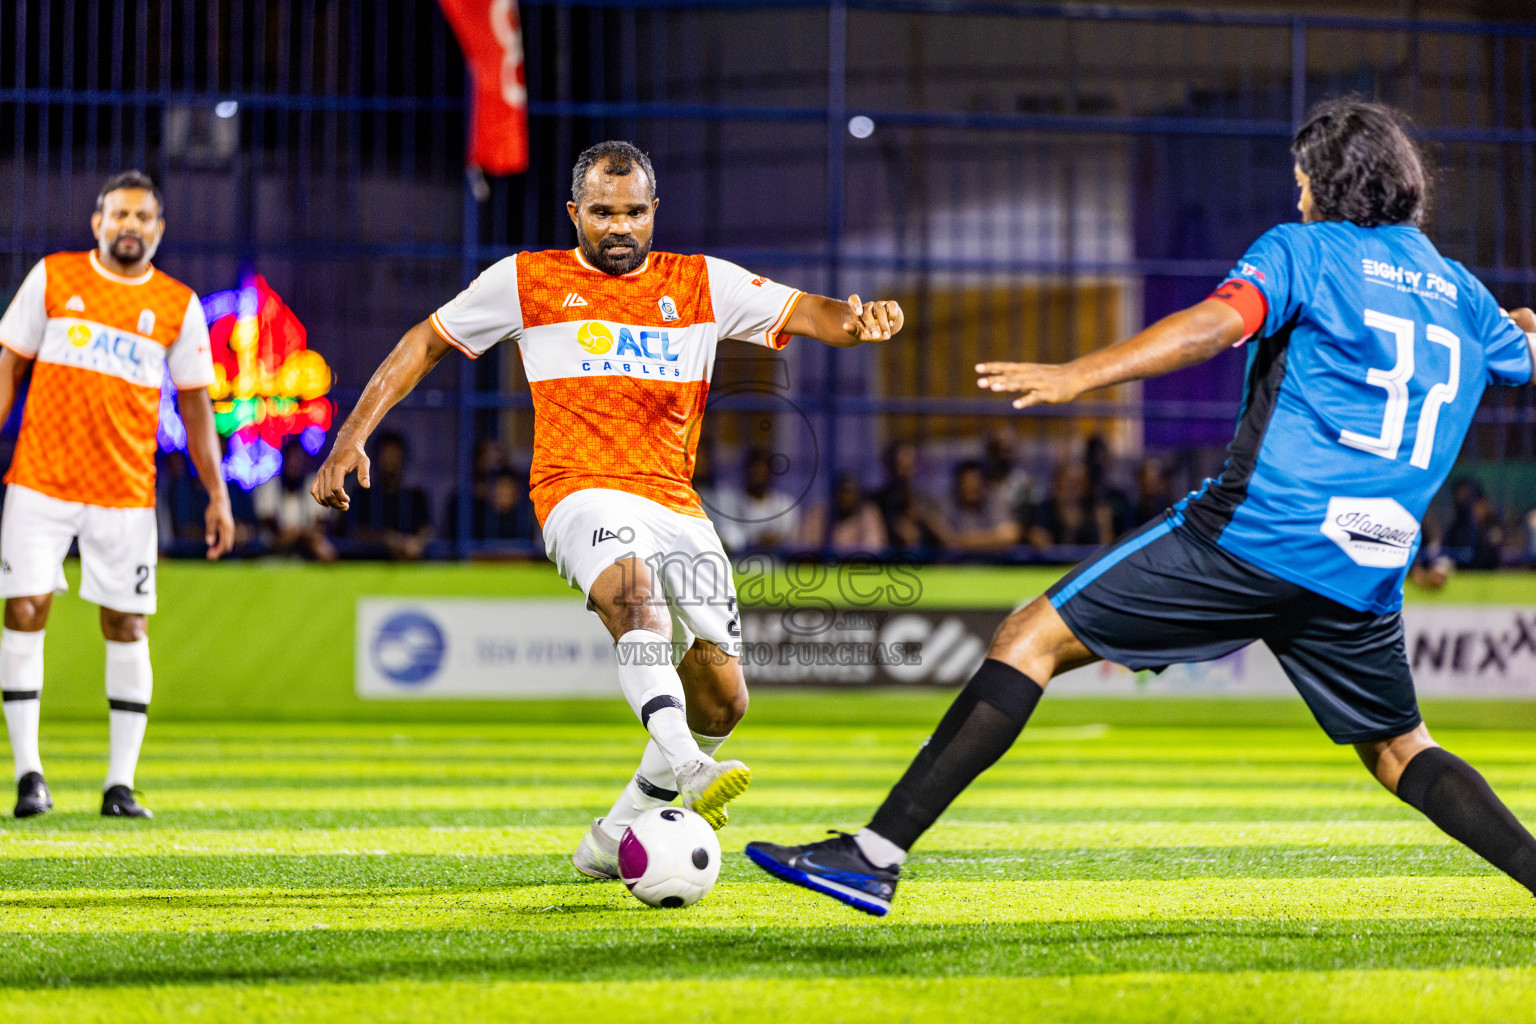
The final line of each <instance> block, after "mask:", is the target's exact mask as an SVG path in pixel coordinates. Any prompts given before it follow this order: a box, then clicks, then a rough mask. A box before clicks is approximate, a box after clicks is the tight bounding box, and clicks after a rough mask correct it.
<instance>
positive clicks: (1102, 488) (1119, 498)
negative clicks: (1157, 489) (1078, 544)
mask: <svg viewBox="0 0 1536 1024" xmlns="http://www.w3.org/2000/svg"><path fill="white" fill-rule="evenodd" d="M1110 461H1111V460H1110V455H1109V444H1108V442H1106V441H1105V440H1104V438H1103V437H1102V436H1101V435H1099V434H1094V435H1093V436H1091V437H1090V438H1088V440H1087V442H1086V443H1085V444H1084V445H1083V468H1084V469H1085V470H1086V471H1087V473H1088V495H1089V504H1090V505H1092V507H1094V508H1096V509H1097V508H1107V509H1109V523H1110V526H1109V538H1108V539H1107V540H1105V541H1102V542H1100V541H1095V542H1094V543H1105V544H1107V543H1109V541H1111V540H1114V539H1115V538H1116V537H1118V536H1120V535H1121V534H1122V533H1124V532H1125V531H1126V530H1127V529H1129V525H1128V524H1129V520H1130V507H1131V502H1130V499H1129V498H1127V497H1126V496H1125V492H1124V491H1122V490H1120V489H1119V488H1117V487H1115V486H1114V485H1113V484H1111V483H1110V472H1111V469H1112V467H1111V465H1110Z"/></svg>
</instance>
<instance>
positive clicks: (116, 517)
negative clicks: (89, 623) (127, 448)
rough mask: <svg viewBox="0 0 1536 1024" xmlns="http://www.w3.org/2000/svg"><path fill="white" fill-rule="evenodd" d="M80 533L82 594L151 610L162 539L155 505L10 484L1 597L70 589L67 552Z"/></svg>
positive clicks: (0, 558)
mask: <svg viewBox="0 0 1536 1024" xmlns="http://www.w3.org/2000/svg"><path fill="white" fill-rule="evenodd" d="M76 537H79V538H80V596H81V597H83V598H85V600H87V601H90V602H91V603H92V604H99V605H101V606H102V607H103V608H110V609H111V610H112V611H115V612H130V613H133V614H136V615H152V614H154V611H155V563H156V562H157V561H158V559H159V554H160V539H159V531H158V528H157V524H156V523H155V510H154V509H152V508H103V507H102V506H100V505H82V504H80V503H79V502H77V501H60V500H59V499H58V498H50V497H49V496H48V495H46V494H39V493H38V492H37V491H34V490H31V489H30V488H27V487H18V486H16V485H15V484H12V485H11V486H10V487H7V488H6V490H5V512H4V514H3V515H0V597H37V596H41V595H43V594H51V593H54V592H55V591H57V592H59V593H63V592H65V591H67V590H68V589H69V584H68V583H67V582H65V580H64V556H66V555H68V554H69V542H70V541H72V540H74V539H75V538H76Z"/></svg>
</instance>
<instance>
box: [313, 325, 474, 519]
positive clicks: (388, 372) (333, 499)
mask: <svg viewBox="0 0 1536 1024" xmlns="http://www.w3.org/2000/svg"><path fill="white" fill-rule="evenodd" d="M447 354H448V343H447V342H446V341H444V340H443V339H442V337H441V336H440V335H439V334H438V333H437V331H435V330H433V328H432V324H431V322H430V321H427V320H423V321H422V322H421V323H419V324H417V325H416V326H415V327H412V328H411V329H410V330H408V331H406V332H405V337H403V338H401V339H400V343H399V344H398V345H396V346H395V349H394V351H393V352H391V353H390V354H389V356H388V357H387V358H386V359H385V360H384V362H382V363H380V364H379V368H378V369H377V370H374V371H373V376H372V377H371V378H369V380H368V386H367V387H366V388H364V389H363V397H362V398H360V399H358V402H357V408H355V409H353V410H352V415H350V416H348V417H347V421H346V422H345V423H343V424H342V425H341V430H339V431H338V432H337V433H336V443H335V444H334V445H332V446H331V454H329V455H327V456H326V457H325V462H324V463H323V464H322V465H321V466H320V472H319V473H317V474H316V475H315V483H314V486H313V487H311V488H310V490H309V493H310V494H311V495H312V496H313V497H314V499H315V500H316V501H318V502H319V503H320V504H322V505H324V506H325V507H326V508H339V509H345V508H347V507H348V506H349V505H351V500H350V499H349V498H348V497H347V492H346V490H345V489H344V488H345V484H346V482H347V474H349V473H354V472H355V473H356V474H357V482H358V483H359V484H361V485H362V486H364V487H367V486H368V456H367V455H365V454H364V453H363V446H364V445H365V444H367V442H368V435H370V434H372V433H373V430H374V428H375V427H377V426H378V425H379V421H380V420H382V419H383V418H384V414H385V413H387V412H389V410H390V409H392V408H394V406H395V403H396V402H398V401H400V399H402V398H404V397H405V396H406V395H408V394H410V393H411V391H412V390H413V389H415V387H416V385H417V384H420V383H421V379H422V378H423V377H425V376H426V375H427V374H428V373H429V372H430V371H431V369H432V367H434V366H436V365H437V364H438V363H439V362H441V361H442V358H443V356H445V355H447Z"/></svg>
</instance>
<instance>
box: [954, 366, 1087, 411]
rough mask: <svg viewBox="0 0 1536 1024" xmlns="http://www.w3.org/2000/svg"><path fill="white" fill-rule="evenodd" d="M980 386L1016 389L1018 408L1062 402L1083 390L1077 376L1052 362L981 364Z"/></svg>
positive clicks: (978, 385) (989, 389)
mask: <svg viewBox="0 0 1536 1024" xmlns="http://www.w3.org/2000/svg"><path fill="white" fill-rule="evenodd" d="M976 373H977V374H978V378H977V380H976V386H977V387H979V388H982V389H984V390H987V391H1016V392H1018V393H1019V397H1018V398H1015V399H1014V400H1013V407H1014V408H1015V409H1027V408H1029V407H1030V406H1032V405H1059V404H1061V403H1062V402H1070V401H1073V400H1074V399H1076V398H1077V397H1078V396H1079V395H1081V394H1082V393H1083V389H1082V386H1081V385H1080V384H1078V382H1077V375H1076V374H1075V373H1074V372H1073V371H1072V370H1070V369H1069V368H1068V367H1066V366H1056V365H1052V364H1049V363H977V364H976Z"/></svg>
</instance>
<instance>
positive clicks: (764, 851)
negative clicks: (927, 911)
mask: <svg viewBox="0 0 1536 1024" xmlns="http://www.w3.org/2000/svg"><path fill="white" fill-rule="evenodd" d="M832 835H833V836H834V838H832V839H823V840H822V841H821V842H819V843H811V844H810V845H808V846H779V845H777V844H776V843H748V844H747V857H748V858H750V859H751V861H752V863H754V864H756V865H757V866H758V867H760V868H762V869H763V870H764V871H766V872H768V873H769V874H770V875H773V876H774V877H776V878H782V879H784V881H786V882H793V883H795V884H796V885H798V886H802V887H804V888H806V889H810V890H811V891H812V892H819V893H825V894H826V895H828V896H831V897H832V898H833V899H835V900H841V901H842V902H844V903H846V904H848V905H849V906H850V907H853V908H854V909H855V910H862V911H864V913H866V914H873V915H875V916H876V917H884V916H885V915H886V914H888V913H890V910H891V900H892V898H894V897H895V895H896V879H897V878H898V877H899V876H900V875H901V868H900V867H897V866H892V867H888V868H880V867H876V866H875V865H873V864H871V863H870V862H869V861H868V860H867V859H866V858H865V856H864V851H862V850H860V849H859V844H858V843H856V842H854V840H853V836H851V835H849V834H848V833H846V832H833V833H832Z"/></svg>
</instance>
